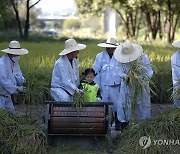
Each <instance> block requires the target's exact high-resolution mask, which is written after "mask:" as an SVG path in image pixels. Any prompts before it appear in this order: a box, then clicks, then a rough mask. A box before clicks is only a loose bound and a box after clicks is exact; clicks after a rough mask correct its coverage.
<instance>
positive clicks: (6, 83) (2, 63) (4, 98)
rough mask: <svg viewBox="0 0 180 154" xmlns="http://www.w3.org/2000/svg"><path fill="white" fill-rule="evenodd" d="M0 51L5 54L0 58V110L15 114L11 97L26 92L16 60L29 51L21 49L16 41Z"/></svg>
mask: <svg viewBox="0 0 180 154" xmlns="http://www.w3.org/2000/svg"><path fill="white" fill-rule="evenodd" d="M1 51H2V52H5V53H6V54H5V55H4V56H3V57H1V58H0V108H1V109H7V110H9V111H11V113H12V114H15V109H14V105H13V102H12V99H11V95H12V94H17V93H18V92H22V93H24V92H25V91H26V87H24V86H22V85H23V83H24V82H25V79H24V77H23V75H22V72H21V69H20V67H19V64H18V60H19V58H20V56H21V55H25V54H28V53H29V51H28V50H27V49H23V48H21V47H20V44H19V42H18V41H11V42H10V43H9V47H8V48H7V49H4V50H1Z"/></svg>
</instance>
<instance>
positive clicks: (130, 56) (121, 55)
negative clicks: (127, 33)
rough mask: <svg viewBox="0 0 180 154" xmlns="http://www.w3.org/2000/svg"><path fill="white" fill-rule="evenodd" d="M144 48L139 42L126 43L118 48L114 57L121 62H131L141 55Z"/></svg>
mask: <svg viewBox="0 0 180 154" xmlns="http://www.w3.org/2000/svg"><path fill="white" fill-rule="evenodd" d="M142 52H143V49H142V47H141V46H140V45H138V44H133V43H124V44H122V45H120V46H118V47H117V48H116V50H115V51H114V57H115V59H116V60H117V61H119V62H121V63H129V62H132V61H134V60H136V59H137V58H138V57H140V56H141V54H142Z"/></svg>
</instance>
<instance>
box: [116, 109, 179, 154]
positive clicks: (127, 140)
mask: <svg viewBox="0 0 180 154" xmlns="http://www.w3.org/2000/svg"><path fill="white" fill-rule="evenodd" d="M179 128H180V108H175V109H171V110H169V111H168V112H166V113H163V114H162V115H160V116H158V117H157V118H156V119H153V120H151V121H146V122H141V123H135V124H131V125H130V126H129V128H128V129H127V130H126V131H125V132H124V134H123V135H122V136H121V138H118V139H117V140H116V141H115V142H116V143H115V151H114V153H115V154H119V153H122V154H126V153H135V154H144V153H146V154H151V153H162V154H163V153H178V151H179V150H180V147H179V145H177V144H176V145H172V144H169V145H167V146H166V145H165V146H163V145H154V141H153V140H179V138H180V129H179ZM143 136H147V137H148V136H150V138H151V146H150V147H149V148H146V149H142V147H141V146H140V145H139V139H140V138H141V137H143Z"/></svg>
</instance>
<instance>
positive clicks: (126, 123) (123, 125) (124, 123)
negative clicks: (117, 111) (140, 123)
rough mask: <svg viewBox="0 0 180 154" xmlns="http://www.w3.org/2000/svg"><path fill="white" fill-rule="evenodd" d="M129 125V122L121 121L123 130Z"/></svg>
mask: <svg viewBox="0 0 180 154" xmlns="http://www.w3.org/2000/svg"><path fill="white" fill-rule="evenodd" d="M128 125H129V122H121V130H124V129H125V128H126V127H127V126H128Z"/></svg>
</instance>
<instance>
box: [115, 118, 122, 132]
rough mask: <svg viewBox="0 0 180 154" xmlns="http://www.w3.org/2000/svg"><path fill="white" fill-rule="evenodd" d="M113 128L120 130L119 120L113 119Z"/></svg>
mask: <svg viewBox="0 0 180 154" xmlns="http://www.w3.org/2000/svg"><path fill="white" fill-rule="evenodd" d="M115 130H116V131H121V122H120V121H119V120H118V119H116V120H115Z"/></svg>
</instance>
